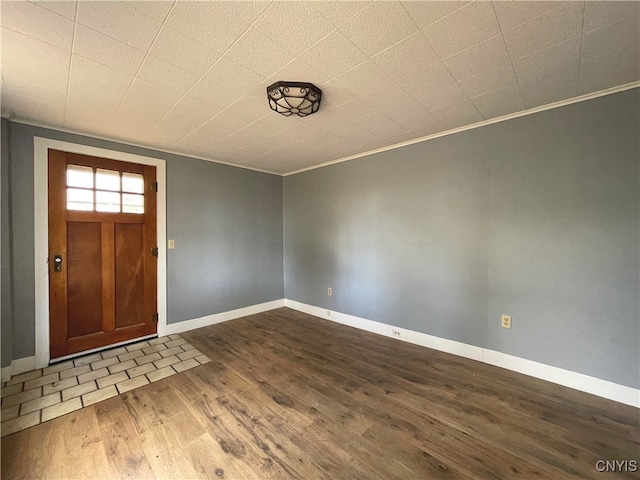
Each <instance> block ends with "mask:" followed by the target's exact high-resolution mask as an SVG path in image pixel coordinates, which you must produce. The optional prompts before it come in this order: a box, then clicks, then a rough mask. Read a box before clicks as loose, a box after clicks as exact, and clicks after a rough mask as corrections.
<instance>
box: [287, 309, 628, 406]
mask: <svg viewBox="0 0 640 480" xmlns="http://www.w3.org/2000/svg"><path fill="white" fill-rule="evenodd" d="M284 303H285V306H287V307H289V308H292V309H294V310H298V311H300V312H304V313H308V314H310V315H314V316H316V317H320V318H324V319H326V320H331V321H333V322H337V323H341V324H343V325H348V326H350V327H354V328H359V329H361V330H366V331H368V332H372V333H377V334H378V335H384V336H386V337H391V338H394V339H396V340H402V341H405V342H408V343H413V344H416V345H420V346H423V347H427V348H432V349H434V350H439V351H442V352H446V353H452V354H454V355H458V356H461V357H465V358H470V359H472V360H477V361H479V362H483V363H487V364H489V365H494V366H497V367H501V368H505V369H507V370H511V371H514V372H518V373H522V374H524V375H529V376H531V377H535V378H539V379H542V380H546V381H548V382H552V383H556V384H558V385H562V386H565V387H569V388H573V389H575V390H580V391H582V392H586V393H591V394H592V395H597V396H599V397H603V398H607V399H609V400H614V401H616V402H620V403H624V404H626V405H631V406H632V407H636V408H640V390H638V389H635V388H631V387H627V386H625V385H619V384H617V383H613V382H609V381H607V380H602V379H600V378H596V377H590V376H589V375H584V374H582V373H578V372H572V371H570V370H564V369H562V368H558V367H552V366H550V365H545V364H543V363H538V362H534V361H532V360H527V359H524V358H520V357H516V356H513V355H508V354H506V353H501V352H496V351H494V350H489V349H486V348H482V347H477V346H474V345H468V344H466V343H462V342H456V341H454V340H447V339H445V338H440V337H434V336H433V335H427V334H426V333H420V332H416V331H413V330H407V329H405V328H401V327H396V326H393V325H387V324H385V323H380V322H374V321H372V320H367V319H364V318H360V317H355V316H353V315H348V314H345V313H339V312H335V311H333V310H327V309H326V308H321V307H316V306H313V305H307V304H305V303H301V302H296V301H295V300H288V299H286V300H285V302H284ZM394 331H397V332H399V333H400V336H398V335H394V333H393V332H394Z"/></svg>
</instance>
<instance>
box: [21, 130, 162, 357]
mask: <svg viewBox="0 0 640 480" xmlns="http://www.w3.org/2000/svg"><path fill="white" fill-rule="evenodd" d="M33 147H34V148H33V150H34V154H33V160H34V175H33V177H34V185H33V187H34V188H33V195H34V240H35V242H34V244H35V245H34V248H35V252H34V260H35V262H34V265H35V315H36V318H35V322H36V323H35V341H36V344H35V347H36V355H35V357H36V368H42V367H45V366H47V365H48V364H49V360H50V357H49V269H48V263H47V262H48V257H49V220H48V213H47V212H48V211H49V209H48V196H49V187H48V183H49V182H48V171H49V167H48V164H49V149H53V150H62V151H64V152H70V153H79V154H82V155H90V156H93V157H102V158H109V159H112V160H120V161H123V162H130V163H139V164H142V165H152V166H154V167H156V181H157V182H158V185H159V188H158V197H157V200H158V204H157V205H158V206H157V239H158V336H164V335H165V334H166V331H167V248H166V247H167V189H166V185H167V183H166V179H167V172H166V160H163V159H160V158H154V157H147V156H142V155H134V154H132V153H126V152H120V151H118V150H109V149H105V148H98V147H91V146H89V145H80V144H76V143H70V142H63V141H60V140H53V139H50V138H43V137H34V138H33Z"/></svg>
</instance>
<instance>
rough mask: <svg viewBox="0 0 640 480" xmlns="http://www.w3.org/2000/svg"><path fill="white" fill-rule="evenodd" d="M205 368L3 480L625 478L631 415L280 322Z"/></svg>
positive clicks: (71, 433)
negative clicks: (602, 467) (609, 468)
mask: <svg viewBox="0 0 640 480" xmlns="http://www.w3.org/2000/svg"><path fill="white" fill-rule="evenodd" d="M182 336H183V337H184V338H185V339H187V341H189V342H190V343H191V344H193V345H194V346H195V347H196V348H198V349H199V350H200V351H202V352H203V353H204V354H206V355H208V356H209V357H210V358H211V359H212V362H210V363H208V364H206V365H201V366H199V367H196V368H194V369H192V370H189V371H186V372H183V373H181V374H178V375H174V376H172V377H169V378H167V379H164V380H161V381H158V382H156V383H152V384H150V385H147V386H144V387H142V388H139V389H136V390H133V391H131V392H127V393H125V394H124V395H120V396H118V397H114V398H111V399H109V400H106V401H104V402H101V403H98V404H96V405H92V406H90V407H88V408H84V409H82V410H80V411H77V412H74V413H71V414H69V415H65V416H64V417H60V418H58V419H56V420H53V421H51V422H48V423H45V424H42V425H39V426H36V427H33V428H31V429H29V430H25V431H23V432H19V433H16V434H13V435H9V436H7V437H5V438H3V439H2V478H4V479H10V478H29V479H31V478H42V477H47V478H111V477H119V478H120V477H127V478H171V479H174V478H227V479H254V478H255V479H262V478H273V479H290V478H291V479H316V478H323V479H390V478H393V479H430V478H444V479H469V478H481V479H491V478H495V479H510V478H523V479H530V478H550V479H564V478H581V479H582V478H598V479H602V478H638V475H639V474H638V472H637V471H636V472H618V473H608V472H603V473H601V472H599V471H598V470H597V469H596V462H597V461H598V460H635V461H637V462H638V461H640V458H639V457H640V454H639V452H640V419H639V412H638V410H637V409H635V408H633V407H629V406H625V405H622V404H619V403H616V402H612V401H608V400H605V399H602V398H598V397H594V396H591V395H588V394H584V393H581V392H577V391H574V390H571V389H568V388H564V387H560V386H558V385H553V384H550V383H547V382H544V381H541V380H537V379H533V378H530V377H526V376H523V375H520V374H517V373H513V372H510V371H507V370H503V369H500V368H497V367H492V366H489V365H484V364H481V363H477V362H474V361H471V360H467V359H463V358H459V357H455V356H453V355H448V354H444V353H441V352H436V351H433V350H429V349H426V348H422V347H418V346H414V345H410V344H407V343H402V342H400V341H396V340H393V339H390V338H385V337H380V336H376V335H373V334H370V333H367V332H362V331H359V330H355V329H352V328H349V327H345V326H341V325H336V324H334V323H331V322H328V321H325V320H321V319H318V318H314V317H311V316H309V315H305V314H302V313H298V312H295V311H293V310H290V309H286V308H282V309H278V310H273V311H271V312H267V313H263V314H258V315H253V316H250V317H246V318H243V319H239V320H233V321H231V322H227V323H223V324H219V325H214V326H211V327H206V328H203V329H200V330H196V331H193V332H188V333H185V334H183V335H182Z"/></svg>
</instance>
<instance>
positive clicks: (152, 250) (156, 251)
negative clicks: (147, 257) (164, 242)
mask: <svg viewBox="0 0 640 480" xmlns="http://www.w3.org/2000/svg"><path fill="white" fill-rule="evenodd" d="M151 255H153V256H154V257H157V256H158V247H153V248H152V249H151Z"/></svg>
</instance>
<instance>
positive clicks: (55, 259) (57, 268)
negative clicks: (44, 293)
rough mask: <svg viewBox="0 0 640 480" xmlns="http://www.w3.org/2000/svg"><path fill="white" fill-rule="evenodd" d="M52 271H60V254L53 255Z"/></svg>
mask: <svg viewBox="0 0 640 480" xmlns="http://www.w3.org/2000/svg"><path fill="white" fill-rule="evenodd" d="M53 271H54V272H61V271H62V256H61V255H56V256H55V257H53Z"/></svg>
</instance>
